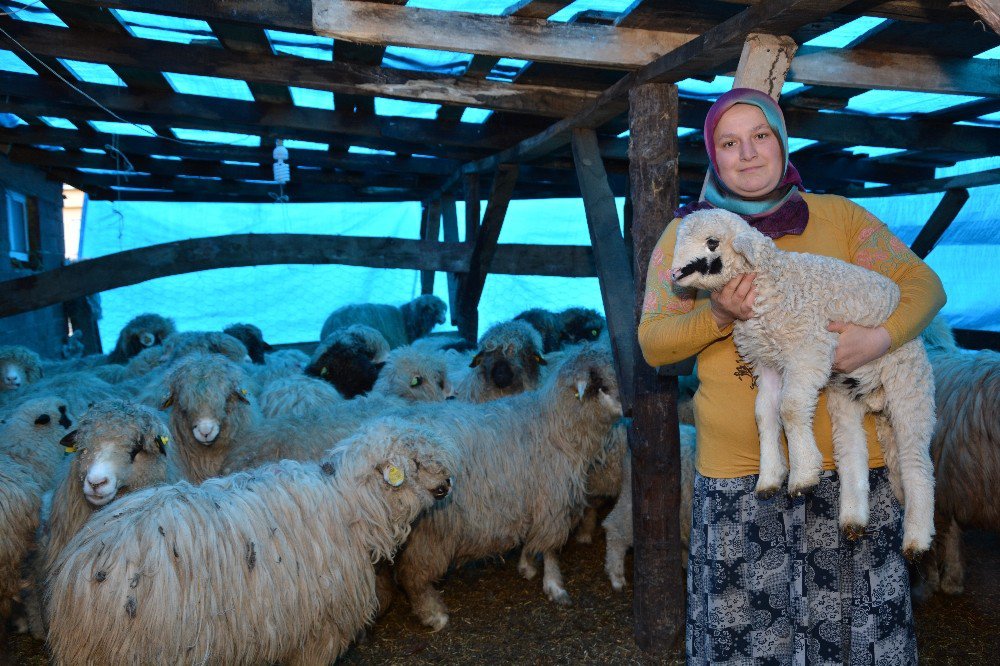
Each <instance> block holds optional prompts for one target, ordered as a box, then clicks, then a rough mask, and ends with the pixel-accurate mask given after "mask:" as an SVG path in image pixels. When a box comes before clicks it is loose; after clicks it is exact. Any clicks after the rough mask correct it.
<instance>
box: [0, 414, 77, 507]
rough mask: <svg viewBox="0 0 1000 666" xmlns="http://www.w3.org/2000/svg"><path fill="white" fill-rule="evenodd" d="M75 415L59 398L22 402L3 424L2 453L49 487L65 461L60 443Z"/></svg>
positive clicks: (0, 426) (0, 425)
mask: <svg viewBox="0 0 1000 666" xmlns="http://www.w3.org/2000/svg"><path fill="white" fill-rule="evenodd" d="M73 415H74V411H73V410H72V408H71V407H70V406H69V404H68V403H67V402H66V401H65V400H63V399H62V398H58V397H55V396H51V395H46V396H41V397H37V398H31V399H29V400H25V401H24V402H21V403H20V404H19V405H18V406H17V407H16V408H14V409H13V411H11V412H9V413H8V414H6V415H5V416H4V418H3V421H0V453H4V454H6V455H7V456H9V457H10V458H12V459H13V460H14V461H15V462H18V463H20V464H22V465H24V466H26V467H28V468H30V469H31V470H32V476H33V477H34V479H35V481H37V482H39V483H40V484H42V486H43V487H44V488H48V487H49V485H50V484H51V483H52V479H53V478H54V477H55V474H56V472H57V471H58V469H59V464H60V463H61V462H62V459H63V450H62V448H61V447H59V446H58V444H59V440H61V439H62V438H63V436H65V435H66V434H67V433H68V432H69V430H70V428H72V426H73V423H74V416H73Z"/></svg>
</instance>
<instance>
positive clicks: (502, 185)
mask: <svg viewBox="0 0 1000 666" xmlns="http://www.w3.org/2000/svg"><path fill="white" fill-rule="evenodd" d="M517 175H518V167H517V165H501V166H500V167H499V168H498V169H497V172H496V174H495V175H494V176H493V189H492V190H491V191H490V199H489V201H488V202H487V204H486V212H485V213H484V214H483V222H482V224H481V225H480V227H479V232H478V233H477V234H476V236H475V240H474V241H472V255H471V257H470V259H469V269H468V271H466V272H465V274H464V275H462V276H461V277H460V278H459V283H458V305H459V307H458V315H459V317H458V332H459V334H460V335H461V336H462V337H463V338H465V339H466V340H468V341H469V342H471V343H473V344H475V343H476V341H477V340H478V339H479V299H480V298H481V297H482V295H483V286H484V285H485V284H486V276H487V275H488V274H489V272H490V265H491V263H492V262H493V257H494V255H495V254H496V250H497V241H498V239H499V238H500V228H501V227H502V226H503V221H504V218H505V217H506V216H507V206H508V205H509V204H510V198H511V194H513V191H514V185H515V184H516V183H517Z"/></svg>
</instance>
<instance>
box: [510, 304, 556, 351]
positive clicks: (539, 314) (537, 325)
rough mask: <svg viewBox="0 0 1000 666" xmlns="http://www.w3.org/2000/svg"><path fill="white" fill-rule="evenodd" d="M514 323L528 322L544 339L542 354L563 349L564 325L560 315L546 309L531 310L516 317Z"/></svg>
mask: <svg viewBox="0 0 1000 666" xmlns="http://www.w3.org/2000/svg"><path fill="white" fill-rule="evenodd" d="M513 321H524V322H527V323H528V324H530V325H531V326H532V328H534V329H535V330H536V331H538V334H539V335H540V336H541V337H542V353H543V354H548V353H549V352H554V351H558V350H560V349H562V343H561V341H560V338H561V337H562V323H561V322H560V321H559V315H557V314H556V313H555V312H552V311H550V310H546V309H544V308H531V309H530V310H525V311H524V312H522V313H521V314H519V315H517V316H516V317H514V319H513Z"/></svg>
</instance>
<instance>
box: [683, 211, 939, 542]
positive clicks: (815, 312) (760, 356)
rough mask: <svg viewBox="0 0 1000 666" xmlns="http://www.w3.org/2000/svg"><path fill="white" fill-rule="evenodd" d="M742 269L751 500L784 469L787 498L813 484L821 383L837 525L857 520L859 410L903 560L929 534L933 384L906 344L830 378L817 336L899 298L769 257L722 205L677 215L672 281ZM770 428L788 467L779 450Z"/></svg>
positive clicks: (863, 487) (739, 335)
mask: <svg viewBox="0 0 1000 666" xmlns="http://www.w3.org/2000/svg"><path fill="white" fill-rule="evenodd" d="M743 273H756V275H757V277H756V279H755V280H754V284H755V286H756V288H757V294H758V295H757V299H756V302H755V304H754V316H753V317H752V318H750V319H748V320H746V321H742V320H737V321H736V322H735V324H734V328H733V341H734V342H735V344H736V349H737V350H738V351H739V353H740V355H741V356H742V357H743V358H744V359H745V360H746V361H747V362H748V363H750V364H751V366H752V367H753V373H754V377H755V378H756V380H757V385H758V390H757V399H756V410H755V414H756V419H757V427H758V430H759V432H760V477H759V479H758V482H757V487H756V492H757V494H758V495H759V496H762V497H766V496H770V495H773V494H774V493H775V492H777V491H778V490H779V489H780V488H781V485H782V483H783V482H784V480H785V477H786V474H787V476H788V492H789V493H791V494H792V495H799V494H802V493H803V492H805V491H807V490H809V489H811V488H813V487H814V486H815V485H816V484H818V483H819V478H820V472H821V469H822V463H823V459H822V456H821V454H820V452H819V449H818V448H817V447H816V441H815V439H814V436H813V414H814V413H815V411H816V403H817V400H818V398H819V393H820V391H821V390H823V389H824V388H826V389H827V398H828V405H829V411H830V417H831V421H832V422H833V433H834V435H833V438H834V457H835V459H836V462H837V472H838V473H839V475H840V527H841V529H842V530H843V531H844V533H845V534H847V535H848V537H850V538H857V537H859V536H861V534H863V532H864V529H865V527H866V526H867V524H868V447H867V444H866V441H865V433H864V430H863V427H862V421H863V417H864V415H865V413H866V412H874V413H875V414H876V422H877V424H878V432H879V440H880V442H881V444H882V449H883V451H884V453H885V459H886V464H887V466H888V468H889V475H890V479H891V480H892V482H893V489H894V491H895V492H896V494H897V496H899V497H900V499H901V501H903V502H904V503H905V516H904V519H903V552H904V553H905V554H906V555H907V557H910V558H912V557H914V556H916V555H917V554H919V553H922V552H924V551H926V550H927V549H928V548H929V547H930V545H931V537H932V536H933V535H934V521H933V516H934V477H933V469H932V466H931V459H930V441H931V434H932V432H933V430H934V382H933V377H932V374H931V366H930V362H929V361H928V360H927V354H926V352H925V351H924V347H923V345H922V344H921V342H920V341H919V340H911V341H910V342H908V343H906V344H904V345H903V346H901V347H900V348H899V349H897V350H896V351H894V352H891V353H889V354H886V355H884V356H882V357H881V358H879V359H877V360H875V361H872V362H871V363H868V364H866V365H864V366H862V367H861V368H858V369H857V370H855V371H854V372H851V373H846V374H845V373H834V372H833V371H832V369H833V358H834V352H835V350H836V347H837V341H838V335H837V334H836V333H831V332H830V331H828V330H827V325H828V324H829V323H830V321H834V320H836V321H845V322H850V323H854V324H858V325H860V326H878V325H880V324H882V323H883V322H884V321H885V320H886V318H888V316H889V315H890V314H892V312H893V310H895V308H896V305H897V304H898V302H899V288H898V287H897V286H896V284H895V283H894V282H893V281H892V280H890V279H889V278H887V277H885V276H883V275H881V274H879V273H876V272H874V271H870V270H867V269H865V268H862V267H860V266H855V265H853V264H850V263H847V262H845V261H841V260H839V259H835V258H832V257H826V256H821V255H814V254H802V253H798V252H785V251H782V250H779V249H778V248H777V246H776V245H775V244H774V241H772V240H771V239H770V238H768V237H767V236H765V235H764V234H762V233H760V232H759V231H757V230H755V229H753V228H752V227H750V225H749V224H747V223H746V222H745V221H744V220H743V219H742V218H740V217H739V216H738V215H735V214H733V213H730V212H728V211H725V210H722V209H711V210H703V211H697V212H695V213H692V214H690V215H688V216H687V217H685V218H684V219H683V222H682V223H681V224H680V226H679V227H678V230H677V243H676V246H675V249H674V260H673V265H672V267H671V276H672V278H673V279H674V281H675V282H676V284H677V285H678V286H681V287H695V288H699V289H707V290H710V291H711V290H718V289H721V288H722V287H723V285H725V284H726V283H727V282H728V281H729V280H730V279H732V278H733V277H735V276H737V275H740V274H743ZM782 427H783V428H784V432H785V435H786V437H787V440H788V458H789V462H788V464H786V462H785V459H784V455H783V454H782V450H781V442H780V434H781V429H782ZM789 467H790V468H791V469H790V471H789Z"/></svg>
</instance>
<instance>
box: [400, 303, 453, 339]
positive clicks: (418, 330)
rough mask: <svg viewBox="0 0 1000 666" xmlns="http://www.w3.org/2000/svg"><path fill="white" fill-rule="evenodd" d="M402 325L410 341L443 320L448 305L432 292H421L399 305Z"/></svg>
mask: <svg viewBox="0 0 1000 666" xmlns="http://www.w3.org/2000/svg"><path fill="white" fill-rule="evenodd" d="M399 309H400V311H401V312H402V313H403V325H404V326H405V328H406V336H407V337H408V338H409V340H410V342H413V341H414V340H416V339H417V338H422V337H424V336H425V335H427V334H428V333H430V332H431V330H432V329H433V328H434V327H435V326H436V325H437V324H443V323H444V322H445V313H446V312H447V311H448V306H447V305H446V304H445V302H444V301H442V300H441V299H440V298H438V297H437V296H435V295H433V294H421V295H420V296H417V297H416V298H414V299H413V300H412V301H410V302H409V303H404V304H403V305H401V306H399Z"/></svg>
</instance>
